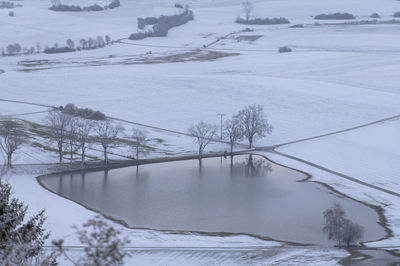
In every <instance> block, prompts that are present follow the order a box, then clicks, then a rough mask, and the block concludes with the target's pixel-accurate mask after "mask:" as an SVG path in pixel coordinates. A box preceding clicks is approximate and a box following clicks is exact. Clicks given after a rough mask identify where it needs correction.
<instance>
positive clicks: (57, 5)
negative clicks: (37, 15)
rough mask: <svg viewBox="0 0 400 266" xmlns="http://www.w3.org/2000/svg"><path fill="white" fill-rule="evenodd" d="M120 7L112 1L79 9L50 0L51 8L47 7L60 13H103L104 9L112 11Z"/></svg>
mask: <svg viewBox="0 0 400 266" xmlns="http://www.w3.org/2000/svg"><path fill="white" fill-rule="evenodd" d="M120 5H121V3H120V1H119V0H113V1H112V2H111V3H110V4H109V5H106V6H100V5H98V4H93V5H91V6H86V7H80V6H74V5H64V4H62V3H61V1H60V0H52V6H51V7H49V9H50V10H53V11H60V12H82V11H103V10H106V9H114V8H117V7H119V6H120Z"/></svg>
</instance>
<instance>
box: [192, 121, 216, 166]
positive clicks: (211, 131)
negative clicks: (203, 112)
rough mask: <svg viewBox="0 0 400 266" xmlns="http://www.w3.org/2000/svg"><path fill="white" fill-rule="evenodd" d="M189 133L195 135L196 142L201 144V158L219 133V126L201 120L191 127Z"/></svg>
mask: <svg viewBox="0 0 400 266" xmlns="http://www.w3.org/2000/svg"><path fill="white" fill-rule="evenodd" d="M189 134H190V135H192V136H193V137H194V142H195V143H197V144H198V145H199V158H200V159H201V157H202V155H203V151H204V149H205V148H206V147H207V145H208V144H209V143H210V142H212V141H213V138H214V137H215V136H216V134H217V126H216V125H212V124H207V123H205V122H203V121H200V122H198V123H197V124H195V125H192V126H191V127H190V128H189Z"/></svg>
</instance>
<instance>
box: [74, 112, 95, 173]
mask: <svg viewBox="0 0 400 266" xmlns="http://www.w3.org/2000/svg"><path fill="white" fill-rule="evenodd" d="M92 130H93V122H92V121H90V120H88V119H84V118H79V119H78V120H77V142H78V146H79V148H80V150H81V163H82V165H83V164H85V154H86V149H87V147H88V145H89V141H90V133H91V132H92Z"/></svg>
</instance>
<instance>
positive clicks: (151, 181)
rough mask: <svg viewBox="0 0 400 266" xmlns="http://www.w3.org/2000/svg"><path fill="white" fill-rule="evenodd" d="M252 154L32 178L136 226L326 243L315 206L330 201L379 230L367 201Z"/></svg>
mask: <svg viewBox="0 0 400 266" xmlns="http://www.w3.org/2000/svg"><path fill="white" fill-rule="evenodd" d="M304 178H306V176H305V175H304V174H302V173H300V172H297V171H294V170H291V169H288V168H285V167H282V166H279V165H276V164H273V163H271V162H269V161H267V160H266V159H264V158H262V157H260V156H254V155H253V156H249V155H241V156H235V157H234V158H233V160H232V162H231V159H230V157H228V158H226V159H224V158H208V159H203V160H202V163H201V165H199V161H198V160H187V161H177V162H168V163H157V164H148V165H142V166H140V167H139V169H137V168H136V167H127V168H120V169H115V170H110V171H97V172H87V173H73V174H59V175H51V176H45V177H41V178H40V182H41V183H42V184H43V185H44V186H46V187H47V188H48V189H50V190H51V191H54V192H55V193H59V194H61V195H62V196H65V197H67V198H69V199H72V200H74V201H76V202H79V203H81V204H82V205H84V206H87V207H89V208H92V209H95V210H98V211H100V212H102V213H104V214H106V215H108V216H112V217H114V218H116V219H120V220H123V221H125V222H126V223H127V224H128V225H129V226H131V227H136V228H152V229H163V230H185V231H200V232H230V233H247V234H255V235H259V236H263V237H271V238H274V239H278V240H285V241H294V242H300V243H313V244H320V245H331V244H332V243H329V242H328V241H327V239H326V235H324V234H323V233H322V227H323V216H322V212H323V211H324V210H326V209H327V208H330V207H331V206H332V205H333V203H334V202H335V201H337V202H340V203H341V204H342V206H343V207H344V209H345V210H346V212H347V214H348V216H349V217H350V218H351V219H353V220H354V221H356V222H357V223H359V224H361V225H362V226H363V227H364V228H365V235H364V240H376V239H379V238H381V237H384V236H385V232H384V230H383V228H382V227H381V226H380V225H378V224H377V222H378V220H379V217H378V214H377V213H376V212H375V210H373V209H372V208H370V207H368V206H366V205H363V204H361V203H359V202H356V201H354V200H351V199H349V198H346V197H342V196H340V195H338V194H336V193H334V192H332V191H331V190H329V189H328V188H326V187H324V186H322V185H320V184H317V183H314V182H297V181H298V180H301V179H304Z"/></svg>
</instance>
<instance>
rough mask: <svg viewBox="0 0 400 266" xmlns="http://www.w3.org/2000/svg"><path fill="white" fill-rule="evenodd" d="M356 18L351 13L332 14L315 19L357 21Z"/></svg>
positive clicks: (321, 15)
mask: <svg viewBox="0 0 400 266" xmlns="http://www.w3.org/2000/svg"><path fill="white" fill-rule="evenodd" d="M355 18H356V17H355V16H354V15H352V14H350V13H331V14H320V15H317V16H315V17H314V19H355Z"/></svg>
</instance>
